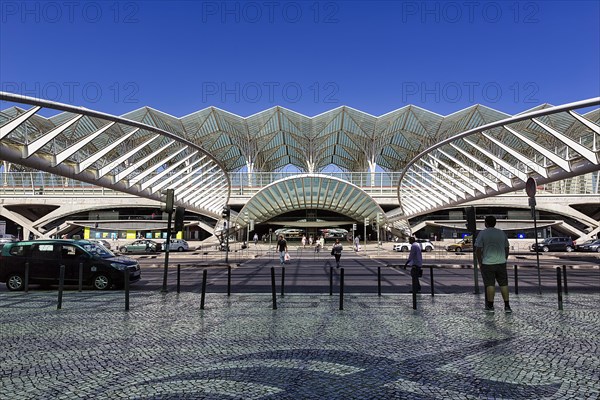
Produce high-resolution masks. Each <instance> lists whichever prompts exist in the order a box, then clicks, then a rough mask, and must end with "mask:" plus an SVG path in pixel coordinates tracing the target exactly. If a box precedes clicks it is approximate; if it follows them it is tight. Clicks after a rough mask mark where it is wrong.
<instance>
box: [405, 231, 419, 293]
mask: <svg viewBox="0 0 600 400" xmlns="http://www.w3.org/2000/svg"><path fill="white" fill-rule="evenodd" d="M408 243H410V253H408V260H406V263H405V264H404V267H405V268H406V267H407V266H409V265H410V266H411V269H410V276H411V277H412V289H411V291H410V293H412V292H413V291H416V292H417V293H421V282H419V278H420V277H422V276H423V255H422V254H421V245H420V244H419V243H417V241H416V239H415V237H414V236H411V237H409V238H408Z"/></svg>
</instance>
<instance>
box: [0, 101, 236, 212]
mask: <svg viewBox="0 0 600 400" xmlns="http://www.w3.org/2000/svg"><path fill="white" fill-rule="evenodd" d="M0 100H5V101H10V102H13V103H18V104H27V105H32V106H33V107H32V108H30V109H29V110H27V111H25V110H22V109H19V108H17V107H13V108H11V109H10V110H12V113H11V114H8V113H7V111H6V110H5V111H4V112H3V113H2V115H1V119H0V159H2V160H4V161H8V162H11V163H15V164H20V165H24V166H26V167H30V168H34V169H36V170H40V171H45V172H50V173H52V174H56V175H60V176H63V177H66V178H71V179H75V180H78V181H83V182H88V183H91V184H94V185H98V186H102V187H106V188H109V189H113V190H117V191H121V192H126V193H130V194H133V195H137V196H141V197H145V198H148V199H153V200H158V201H161V200H163V199H164V195H162V194H161V193H162V191H163V190H164V189H174V190H175V204H176V205H178V206H183V207H185V208H186V209H190V210H193V211H196V212H198V213H200V214H204V215H208V216H211V217H216V218H219V217H220V213H221V210H222V208H223V206H224V205H225V204H227V201H228V199H229V195H230V188H231V184H230V181H229V177H228V174H227V172H226V170H225V168H224V167H223V166H222V164H221V162H220V161H218V160H217V159H215V158H214V157H213V156H212V155H211V154H209V153H208V152H206V151H205V150H204V149H202V148H201V147H200V146H198V145H196V144H194V143H192V142H190V141H188V140H186V139H184V138H182V137H181V136H180V135H178V134H176V133H173V132H169V131H168V130H166V129H161V128H159V127H156V126H151V125H148V124H146V123H142V122H137V121H132V120H129V119H125V118H121V117H117V116H113V115H109V114H104V113H100V112H96V111H92V110H88V109H86V108H83V107H74V106H70V105H66V104H61V103H56V102H51V101H46V100H40V99H35V98H31V97H26V96H20V95H15V94H11V93H5V92H0ZM42 109H50V110H56V111H63V113H61V114H59V115H56V116H54V117H52V118H50V119H46V118H44V117H41V116H39V115H37V114H38V113H39V112H40V110H42ZM165 128H167V127H165Z"/></svg>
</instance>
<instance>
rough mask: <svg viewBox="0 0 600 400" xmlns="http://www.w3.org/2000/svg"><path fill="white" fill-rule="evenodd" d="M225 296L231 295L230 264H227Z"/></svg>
mask: <svg viewBox="0 0 600 400" xmlns="http://www.w3.org/2000/svg"><path fill="white" fill-rule="evenodd" d="M227 296H231V265H228V266H227Z"/></svg>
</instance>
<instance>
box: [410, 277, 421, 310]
mask: <svg viewBox="0 0 600 400" xmlns="http://www.w3.org/2000/svg"><path fill="white" fill-rule="evenodd" d="M411 272H412V270H411ZM411 275H412V273H411ZM418 279H419V277H418V276H413V277H412V291H411V292H412V301H413V310H416V309H417V280H418Z"/></svg>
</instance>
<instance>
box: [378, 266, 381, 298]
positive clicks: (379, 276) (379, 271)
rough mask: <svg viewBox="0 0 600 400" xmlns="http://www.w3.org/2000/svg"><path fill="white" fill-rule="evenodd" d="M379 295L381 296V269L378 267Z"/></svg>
mask: <svg viewBox="0 0 600 400" xmlns="http://www.w3.org/2000/svg"><path fill="white" fill-rule="evenodd" d="M377 295H378V296H381V267H377Z"/></svg>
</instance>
